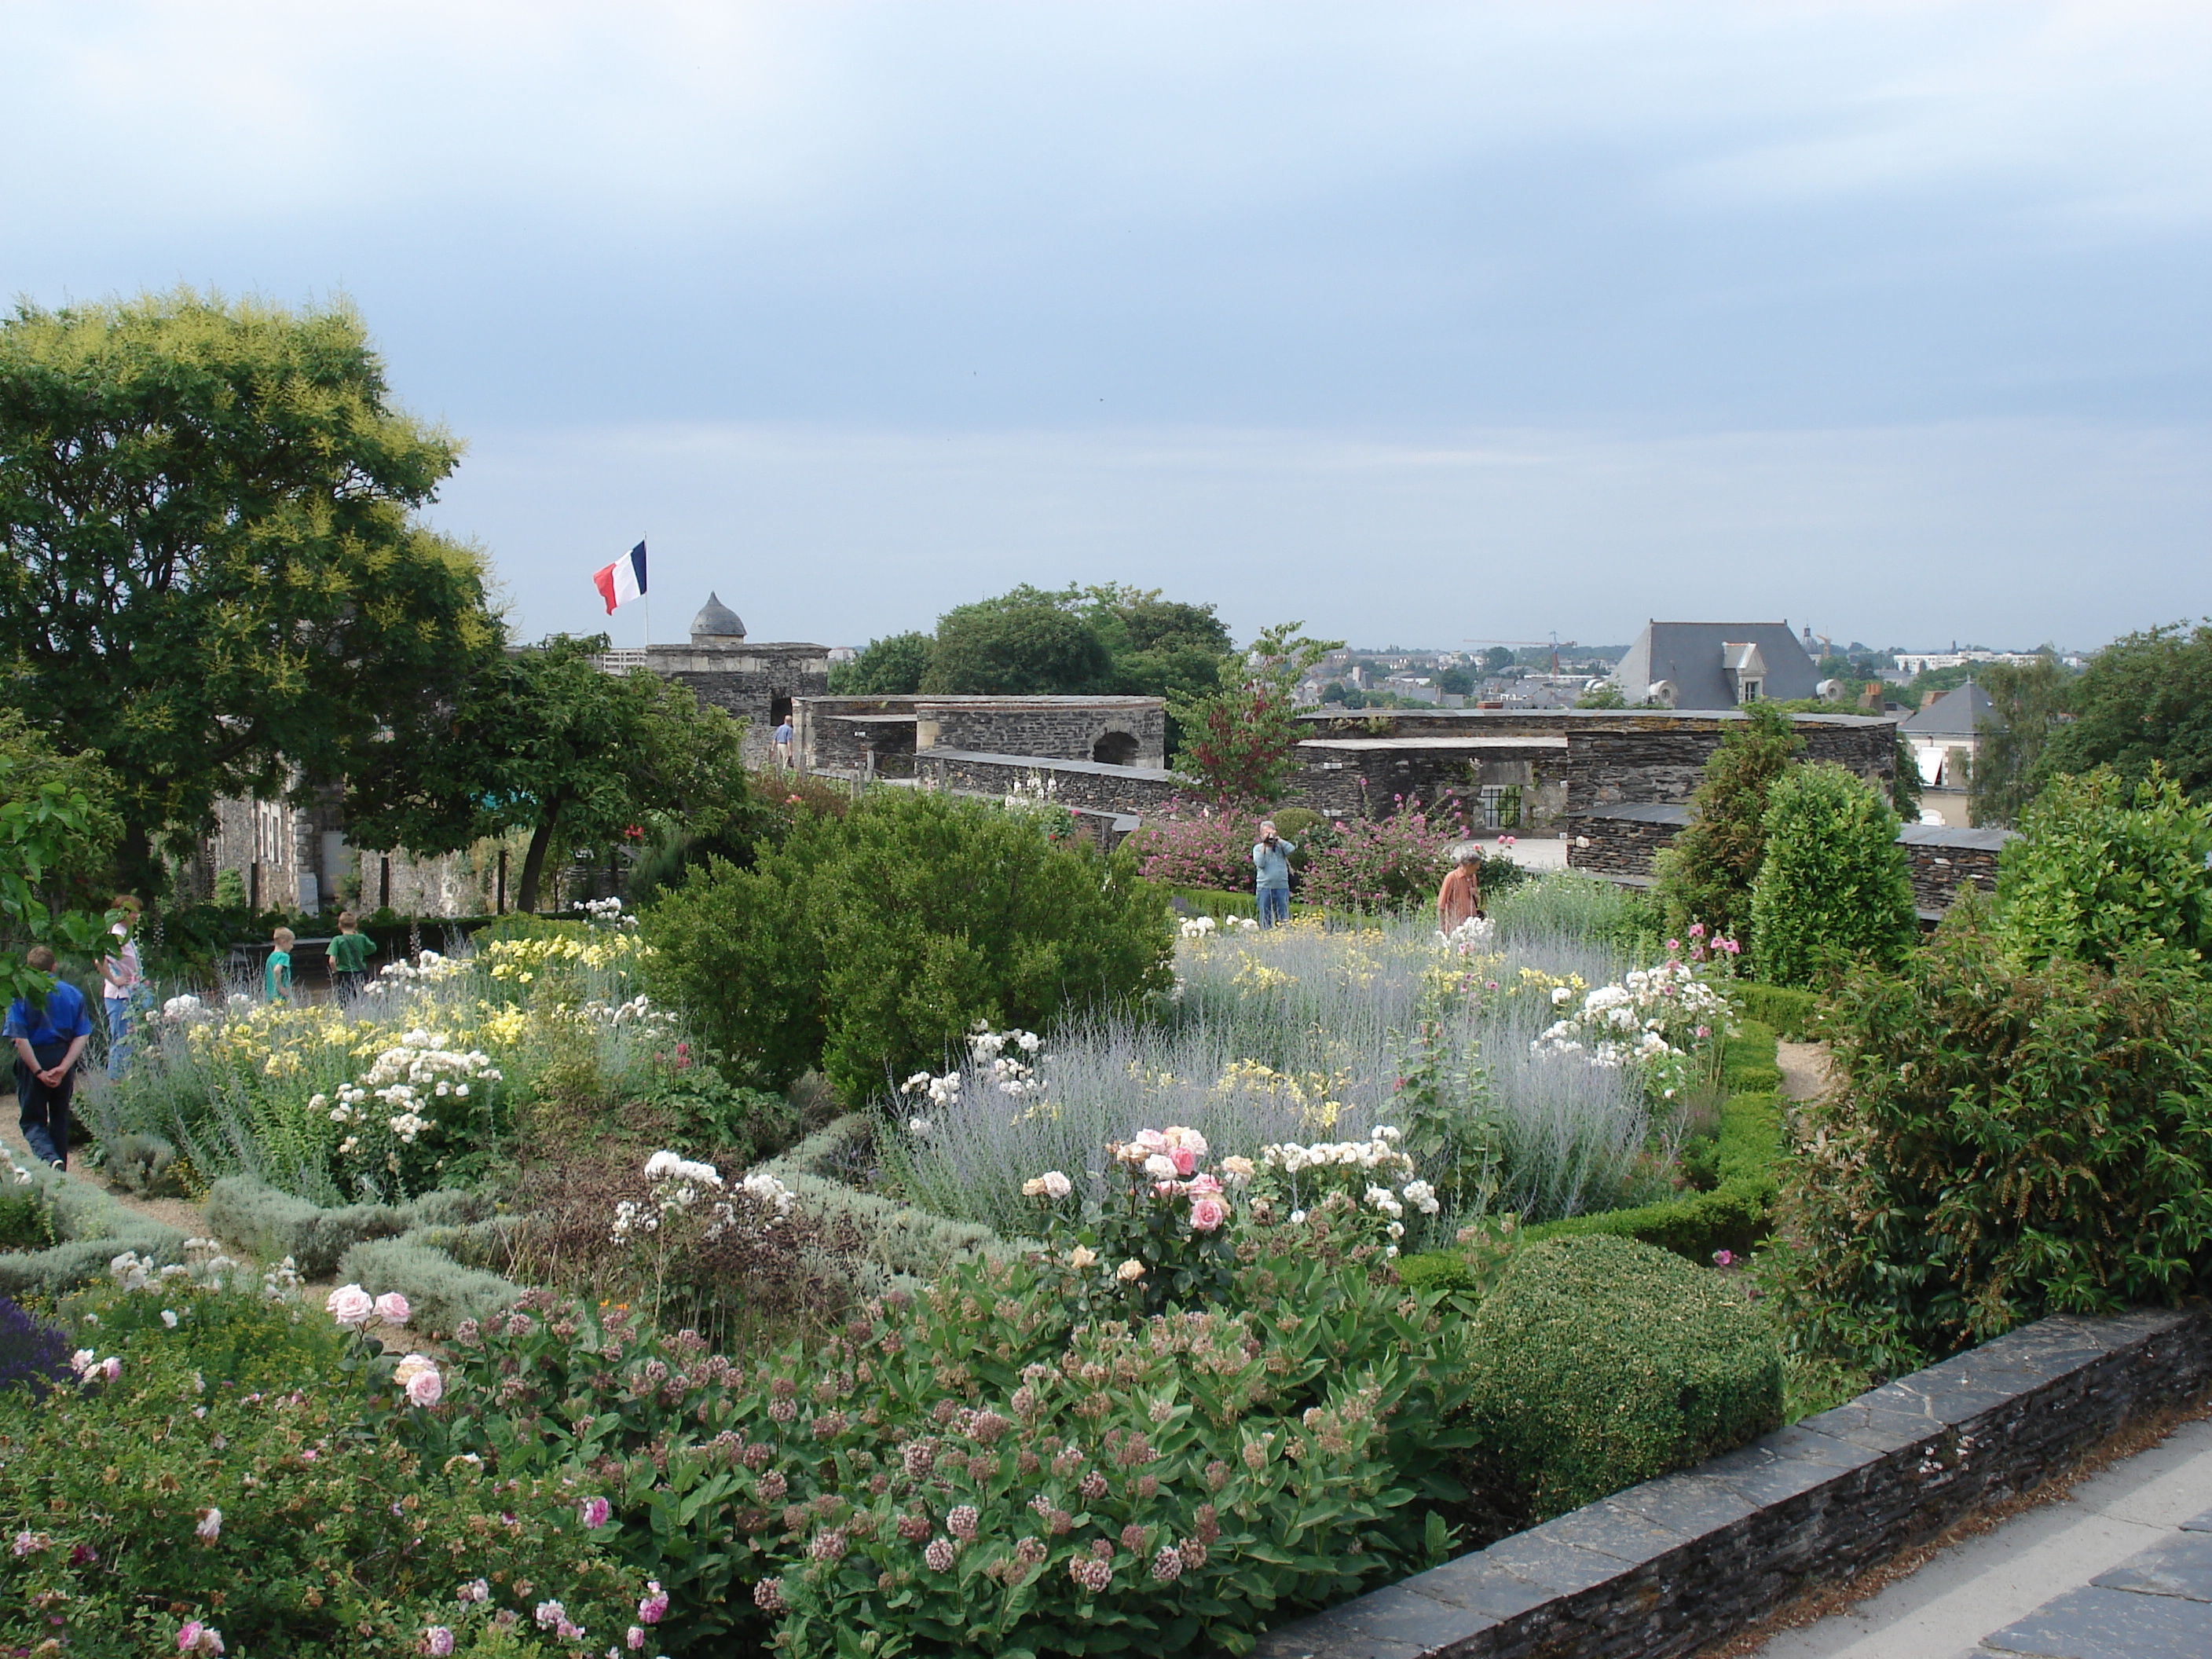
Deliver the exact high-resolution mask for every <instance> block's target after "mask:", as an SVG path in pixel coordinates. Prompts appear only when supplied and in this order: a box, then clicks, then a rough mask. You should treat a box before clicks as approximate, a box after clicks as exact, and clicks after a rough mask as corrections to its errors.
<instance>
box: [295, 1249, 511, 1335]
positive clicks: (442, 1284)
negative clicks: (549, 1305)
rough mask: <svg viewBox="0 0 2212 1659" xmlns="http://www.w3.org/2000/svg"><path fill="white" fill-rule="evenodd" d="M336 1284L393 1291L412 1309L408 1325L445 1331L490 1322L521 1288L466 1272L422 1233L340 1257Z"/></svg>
mask: <svg viewBox="0 0 2212 1659" xmlns="http://www.w3.org/2000/svg"><path fill="white" fill-rule="evenodd" d="M337 1279H338V1280H339V1282H340V1283H341V1284H347V1285H360V1286H361V1287H362V1289H363V1290H365V1291H368V1292H369V1294H370V1295H372V1296H382V1295H383V1294H384V1293H385V1292H386V1291H398V1292H399V1294H400V1295H402V1296H404V1297H406V1298H407V1300H408V1302H409V1304H410V1305H411V1306H412V1308H413V1310H414V1314H413V1317H412V1319H411V1321H410V1323H412V1324H413V1325H415V1326H416V1327H417V1328H421V1329H423V1330H428V1331H450V1330H453V1328H455V1327H456V1326H458V1325H459V1324H460V1322H462V1321H463V1320H465V1319H489V1318H490V1317H491V1316H492V1315H494V1314H495V1313H497V1312H499V1311H500V1310H501V1309H503V1308H509V1307H512V1306H513V1304H514V1302H515V1299H516V1298H517V1297H520V1295H521V1294H522V1287H521V1286H520V1285H511V1284H509V1283H508V1282H507V1280H506V1279H501V1277H500V1276H499V1275H498V1274H496V1273H483V1272H480V1271H479V1270H477V1268H474V1267H463V1266H462V1265H461V1264H460V1263H459V1262H458V1261H454V1260H453V1257H452V1256H450V1255H447V1253H446V1252H445V1251H444V1250H442V1249H438V1248H437V1247H436V1246H435V1244H433V1243H429V1242H428V1240H426V1239H425V1238H424V1237H423V1236H422V1234H419V1233H410V1234H408V1235H406V1236H405V1237H401V1238H375V1239H368V1240H366V1241H364V1242H363V1243H359V1244H356V1245H355V1246H354V1247H353V1248H352V1249H349V1250H348V1251H347V1252H346V1253H345V1255H343V1256H342V1257H340V1258H339V1260H338V1264H337Z"/></svg>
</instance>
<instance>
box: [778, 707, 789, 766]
mask: <svg viewBox="0 0 2212 1659" xmlns="http://www.w3.org/2000/svg"><path fill="white" fill-rule="evenodd" d="M775 763H776V764H777V765H778V766H780V767H781V768H782V769H784V770H785V771H787V772H788V771H789V770H791V716H790V715H788V714H786V715H785V716H784V717H783V723H782V724H781V726H777V727H776V728H775Z"/></svg>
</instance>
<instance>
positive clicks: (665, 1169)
mask: <svg viewBox="0 0 2212 1659" xmlns="http://www.w3.org/2000/svg"><path fill="white" fill-rule="evenodd" d="M645 1178H646V1179H647V1181H678V1182H683V1183H684V1185H686V1186H691V1187H720V1185H721V1184H722V1172H721V1171H720V1170H717V1169H716V1168H715V1167H714V1165H713V1164H697V1163H694V1162H693V1161H692V1160H691V1159H690V1158H683V1157H679V1156H678V1154H676V1153H674V1152H655V1153H654V1154H653V1156H652V1157H651V1158H647V1159H646V1160H645Z"/></svg>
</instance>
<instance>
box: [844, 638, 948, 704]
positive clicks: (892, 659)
mask: <svg viewBox="0 0 2212 1659" xmlns="http://www.w3.org/2000/svg"><path fill="white" fill-rule="evenodd" d="M936 643H937V642H936V641H934V640H933V639H931V638H930V636H929V635H927V634H924V633H921V632H918V631H909V632H907V633H904V634H893V635H889V636H887V637H886V638H884V639H880V640H870V641H868V643H867V645H866V647H864V648H863V649H862V650H861V651H860V653H859V654H858V655H857V656H855V657H854V659H853V660H852V661H850V662H840V663H832V664H831V665H829V694H830V696H836V697H910V696H913V695H914V694H915V692H917V691H919V690H921V677H922V676H923V675H924V674H927V672H928V671H929V653H930V652H931V651H932V650H933V649H934V648H935V647H936Z"/></svg>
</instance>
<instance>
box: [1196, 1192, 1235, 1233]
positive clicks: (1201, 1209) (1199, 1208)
mask: <svg viewBox="0 0 2212 1659" xmlns="http://www.w3.org/2000/svg"><path fill="white" fill-rule="evenodd" d="M1228 1219H1229V1212H1228V1210H1227V1209H1226V1208H1225V1206H1223V1204H1222V1202H1221V1200H1219V1199H1218V1198H1201V1199H1200V1200H1198V1202H1197V1203H1195V1204H1194V1205H1192V1206H1190V1225H1191V1231H1194V1232H1200V1233H1210V1232H1212V1231H1213V1230H1214V1229H1215V1228H1216V1227H1218V1226H1219V1225H1221V1224H1222V1223H1223V1222H1225V1221H1226V1220H1228Z"/></svg>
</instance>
